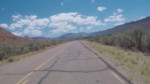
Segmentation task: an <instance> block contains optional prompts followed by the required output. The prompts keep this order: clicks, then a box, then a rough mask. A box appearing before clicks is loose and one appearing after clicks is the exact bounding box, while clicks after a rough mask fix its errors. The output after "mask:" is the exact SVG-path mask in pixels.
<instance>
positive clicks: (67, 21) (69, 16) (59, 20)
mask: <svg viewBox="0 0 150 84" xmlns="http://www.w3.org/2000/svg"><path fill="white" fill-rule="evenodd" d="M83 25H84V26H99V25H104V23H102V22H101V21H100V20H97V17H95V16H84V15H81V14H78V13H76V12H70V13H60V14H57V15H53V16H51V17H50V24H49V27H52V28H56V29H55V30H53V31H52V32H53V33H59V32H67V31H69V30H74V29H76V28H77V26H83Z"/></svg>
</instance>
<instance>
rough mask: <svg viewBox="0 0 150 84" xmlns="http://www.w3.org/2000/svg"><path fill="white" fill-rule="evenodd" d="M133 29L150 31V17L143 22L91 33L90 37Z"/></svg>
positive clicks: (138, 21)
mask: <svg viewBox="0 0 150 84" xmlns="http://www.w3.org/2000/svg"><path fill="white" fill-rule="evenodd" d="M133 29H150V17H147V18H143V19H141V20H137V21H133V22H129V23H125V24H123V25H119V26H116V27H114V28H111V29H108V30H104V31H98V32H94V33H91V34H90V35H92V36H95V35H106V34H114V33H121V32H125V31H129V30H133Z"/></svg>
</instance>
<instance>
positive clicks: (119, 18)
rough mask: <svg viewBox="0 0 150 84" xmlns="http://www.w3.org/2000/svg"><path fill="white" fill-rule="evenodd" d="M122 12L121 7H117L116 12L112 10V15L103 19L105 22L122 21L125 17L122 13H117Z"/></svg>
mask: <svg viewBox="0 0 150 84" xmlns="http://www.w3.org/2000/svg"><path fill="white" fill-rule="evenodd" d="M121 12H123V10H121V9H117V12H114V13H113V15H111V16H109V17H108V18H106V19H104V21H105V22H123V21H124V20H125V18H124V17H123V15H122V14H119V13H121Z"/></svg>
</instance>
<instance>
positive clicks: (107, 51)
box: [87, 41, 150, 83]
mask: <svg viewBox="0 0 150 84" xmlns="http://www.w3.org/2000/svg"><path fill="white" fill-rule="evenodd" d="M87 43H88V44H89V45H90V46H91V47H93V48H95V49H96V50H98V51H99V52H100V53H102V54H104V55H106V56H109V57H110V58H111V59H112V60H113V61H114V62H115V64H116V66H121V67H122V68H124V69H126V70H129V71H130V72H131V73H134V74H137V75H139V76H140V77H142V79H144V82H146V83H150V56H148V55H146V54H145V53H142V52H139V51H131V50H124V49H121V48H119V47H113V46H106V45H102V44H100V43H95V42H89V41H88V42H87ZM145 55H146V56H145ZM129 79H131V80H133V79H132V77H130V78H129Z"/></svg>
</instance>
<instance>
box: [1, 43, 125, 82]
mask: <svg viewBox="0 0 150 84" xmlns="http://www.w3.org/2000/svg"><path fill="white" fill-rule="evenodd" d="M0 84H124V82H123V81H122V79H120V78H119V76H117V75H116V74H115V73H113V72H112V71H111V70H110V69H109V68H108V66H107V65H105V64H104V63H103V62H102V61H101V60H100V59H98V58H97V57H96V56H95V55H94V54H93V53H92V52H91V51H89V50H88V49H86V48H85V47H84V46H83V45H82V44H81V43H80V42H79V41H72V42H68V43H65V44H63V45H60V46H58V47H56V48H53V49H50V50H47V51H45V52H42V53H40V54H37V55H34V56H31V57H27V58H25V59H22V60H20V61H17V62H14V63H11V64H7V65H5V66H2V67H0Z"/></svg>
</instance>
